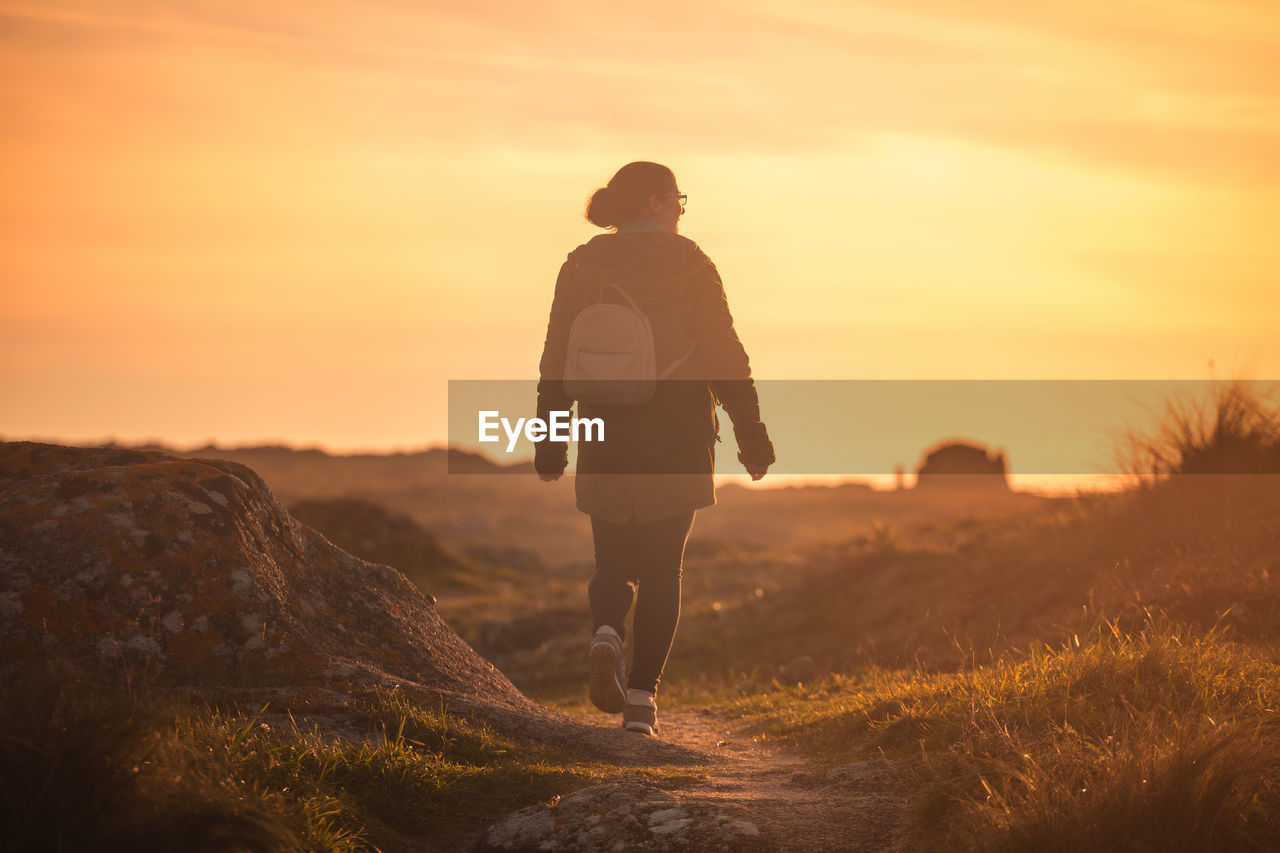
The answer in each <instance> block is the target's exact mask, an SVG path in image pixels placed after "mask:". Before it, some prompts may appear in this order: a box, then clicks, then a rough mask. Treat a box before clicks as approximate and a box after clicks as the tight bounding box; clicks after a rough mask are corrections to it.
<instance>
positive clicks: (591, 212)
mask: <svg viewBox="0 0 1280 853" xmlns="http://www.w3.org/2000/svg"><path fill="white" fill-rule="evenodd" d="M587 220H588V221H589V222H590V223H591V224H592V225H598V226H600V227H601V228H613V227H615V226H618V225H621V224H622V222H620V221H619V218H618V194H617V193H616V192H615V191H614V190H613V189H612V188H611V187H601V188H600V189H598V190H596V191H595V192H594V193H592V194H591V200H590V201H589V202H587Z"/></svg>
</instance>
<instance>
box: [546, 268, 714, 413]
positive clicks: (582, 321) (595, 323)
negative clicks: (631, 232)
mask: <svg viewBox="0 0 1280 853" xmlns="http://www.w3.org/2000/svg"><path fill="white" fill-rule="evenodd" d="M610 288H612V289H614V290H616V291H618V293H619V294H621V295H622V298H623V299H625V300H626V304H625V305H619V304H615V303H612V302H605V301H604V294H605V291H607V290H609V289H610ZM693 349H694V345H693V344H690V346H689V350H688V351H687V352H686V353H685V354H684V355H682V356H680V357H679V358H678V359H676V360H675V361H673V362H672V363H671V364H669V365H668V366H667V368H666V369H665V370H663V371H662V372H661V373H659V372H658V367H657V360H656V356H655V355H654V346H653V326H652V325H651V324H650V323H649V318H648V317H647V316H646V315H645V313H644V312H643V311H641V310H640V308H639V306H637V305H636V303H635V302H633V301H632V299H631V297H630V296H628V295H627V292H626V291H625V290H623V289H622V288H621V287H620V286H618V285H616V284H606V285H604V286H603V287H601V288H600V296H599V297H598V299H597V300H596V303H595V304H594V305H588V306H587V307H586V308H583V309H582V310H581V311H579V312H578V316H577V317H575V318H574V320H573V325H572V326H571V327H570V329H569V345H568V354H567V357H566V358H565V362H564V393H565V396H567V397H568V398H569V399H571V400H578V401H579V402H583V403H596V404H600V405H606V406H641V405H644V404H645V403H647V402H649V401H650V400H651V399H653V392H654V391H655V390H656V389H657V385H658V380H660V379H666V378H667V377H668V376H670V375H671V374H672V373H673V372H675V370H676V368H678V367H679V366H680V365H682V364H684V362H685V360H686V359H688V358H689V356H691V355H692V354H693Z"/></svg>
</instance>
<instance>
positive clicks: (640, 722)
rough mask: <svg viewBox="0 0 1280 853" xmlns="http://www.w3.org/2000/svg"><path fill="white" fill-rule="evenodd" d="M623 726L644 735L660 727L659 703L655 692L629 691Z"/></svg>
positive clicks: (650, 733) (623, 714) (623, 715)
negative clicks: (655, 698)
mask: <svg viewBox="0 0 1280 853" xmlns="http://www.w3.org/2000/svg"><path fill="white" fill-rule="evenodd" d="M622 727H623V728H624V729H626V730H627V731H629V732H640V734H642V735H652V734H653V733H654V730H655V729H657V728H658V705H657V702H655V701H654V697H653V694H651V693H645V692H644V691H642V690H629V691H627V707H626V708H625V709H624V710H623V712H622Z"/></svg>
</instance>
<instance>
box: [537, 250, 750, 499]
mask: <svg viewBox="0 0 1280 853" xmlns="http://www.w3.org/2000/svg"><path fill="white" fill-rule="evenodd" d="M609 282H613V283H616V284H619V285H621V286H622V287H623V288H624V289H625V290H626V291H627V293H628V295H629V296H630V297H631V299H632V300H634V301H635V303H636V304H637V305H638V306H639V307H640V309H641V310H643V311H644V312H645V314H646V315H647V316H648V318H649V320H650V323H651V324H652V327H653V336H654V350H655V354H656V359H657V364H658V370H659V371H661V370H663V369H664V368H666V367H667V366H668V365H669V364H671V363H672V362H674V361H675V360H677V359H678V358H679V357H680V356H682V355H684V354H685V353H686V352H688V351H689V346H690V344H691V343H692V344H693V345H694V346H693V351H692V354H691V355H689V357H688V358H687V359H686V360H685V361H684V362H683V363H682V364H681V365H680V366H679V367H678V368H677V369H676V370H675V372H673V373H672V374H671V376H670V378H669V379H666V380H663V381H660V382H659V383H658V387H657V390H656V391H655V392H654V396H653V399H652V400H651V401H650V402H649V403H647V404H645V405H641V406H600V405H591V404H588V403H583V404H581V405H580V406H579V411H578V413H577V414H578V416H579V417H584V418H595V417H599V418H602V419H603V420H604V421H605V440H604V441H603V442H582V443H580V444H579V445H578V469H577V478H576V481H575V482H576V491H577V503H578V508H579V509H580V510H582V511H583V512H585V513H587V514H589V515H593V516H598V517H602V518H607V519H609V520H612V521H620V522H621V521H626V520H627V519H628V518H630V517H631V516H632V514H634V515H635V517H636V518H637V520H638V521H641V522H647V521H652V520H656V519H658V518H662V517H665V516H668V515H674V514H676V513H681V512H687V511H689V510H691V509H697V508H699V507H704V506H709V505H711V504H713V503H715V489H714V482H713V479H712V477H713V474H714V472H715V443H716V441H717V440H719V421H718V419H717V417H716V411H715V409H716V403H717V401H718V402H719V403H720V404H722V405H723V406H724V409H725V411H726V412H727V413H728V414H729V417H730V419H731V420H732V422H733V426H734V433H735V436H736V437H737V440H738V446H739V449H740V453H739V459H740V461H742V462H744V463H749V464H757V465H768V464H771V463H772V462H773V446H772V445H771V444H770V443H769V438H768V433H767V432H766V430H765V427H764V424H763V423H761V421H760V406H759V401H758V399H757V396H756V390H755V383H754V381H753V380H752V378H751V366H750V363H749V362H748V359H747V353H746V351H745V350H744V349H743V346H742V343H741V341H739V340H738V335H737V333H736V332H735V331H734V328H733V318H732V316H731V315H730V313H729V305H728V302H727V300H726V298H725V293H724V287H723V285H722V284H721V282H720V275H719V273H718V272H717V271H716V268H715V264H713V263H712V262H711V260H710V259H709V258H708V257H707V256H706V255H705V254H703V252H702V250H701V249H699V248H698V246H697V244H696V243H694V242H693V241H692V240H690V239H688V238H687V237H682V236H680V235H678V234H673V233H671V232H668V231H640V232H630V233H620V234H601V235H599V236H597V237H595V238H594V239H592V240H591V241H589V242H587V243H585V244H584V245H582V246H579V247H578V248H577V249H575V250H574V251H573V252H571V253H569V257H568V259H567V260H566V261H565V263H564V265H563V266H561V268H560V275H559V277H558V278H557V280H556V291H555V298H554V299H553V301H552V305H551V317H550V320H549V322H548V324H547V337H546V342H545V344H544V346H543V352H542V362H541V365H540V370H539V375H540V381H539V383H538V415H539V417H542V418H546V417H547V413H548V412H550V411H554V410H567V409H570V408H571V407H572V401H570V400H569V399H568V398H567V397H565V396H564V390H563V383H562V381H561V380H562V378H563V376H564V362H565V356H566V351H567V347H568V338H569V328H570V326H571V325H572V323H573V320H574V318H575V317H576V316H577V314H578V312H579V311H581V310H582V309H583V308H585V307H586V306H587V305H590V304H593V303H595V302H596V301H598V300H599V299H600V295H601V288H602V287H603V286H604V285H605V284H606V283H609ZM605 299H606V301H615V302H616V301H620V299H621V298H620V297H618V296H617V295H616V293H615V292H614V291H612V290H610V291H608V292H606V294H605ZM567 462H568V448H567V446H566V445H565V444H564V443H563V442H541V443H539V444H538V445H537V453H536V456H535V467H536V468H537V470H538V472H539V473H559V472H561V471H563V470H564V468H565V466H566V465H567Z"/></svg>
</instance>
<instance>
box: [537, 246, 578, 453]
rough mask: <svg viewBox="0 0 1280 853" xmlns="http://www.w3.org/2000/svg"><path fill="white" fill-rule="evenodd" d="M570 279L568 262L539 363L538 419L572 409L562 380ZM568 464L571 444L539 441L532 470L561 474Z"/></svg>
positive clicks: (569, 321) (569, 319) (569, 320)
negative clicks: (555, 412) (554, 412)
mask: <svg viewBox="0 0 1280 853" xmlns="http://www.w3.org/2000/svg"><path fill="white" fill-rule="evenodd" d="M571 277H572V272H571V270H570V266H569V262H568V261H565V263H564V264H563V265H562V266H561V267H560V275H559V276H557V278H556V292H555V296H554V297H553V298H552V300H551V317H550V319H549V320H548V321H547V337H546V340H545V341H544V342H543V345H542V360H541V361H540V362H539V364H538V417H539V418H542V419H543V420H544V421H545V420H547V419H548V417H549V415H550V413H551V412H553V411H570V410H571V409H572V407H573V401H572V400H570V399H569V398H568V397H566V396H565V395H564V381H563V380H564V361H565V357H566V351H567V349H568V346H569V327H570V326H571V325H572V324H573V306H572V305H571V304H570V303H571V301H572V300H571V297H570V292H569V291H570V280H571ZM568 464H569V444H568V442H565V441H539V442H537V443H536V444H535V445H534V456H533V467H534V470H536V471H537V472H538V473H539V474H559V473H562V472H563V471H564V469H565V467H566V466H568Z"/></svg>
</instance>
